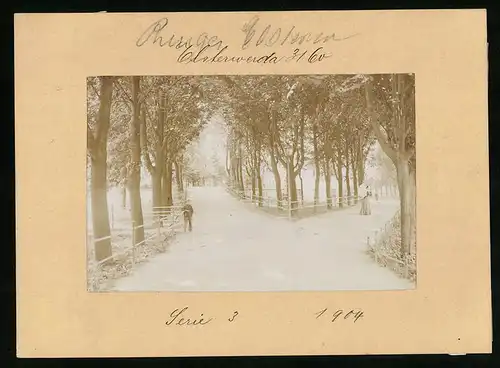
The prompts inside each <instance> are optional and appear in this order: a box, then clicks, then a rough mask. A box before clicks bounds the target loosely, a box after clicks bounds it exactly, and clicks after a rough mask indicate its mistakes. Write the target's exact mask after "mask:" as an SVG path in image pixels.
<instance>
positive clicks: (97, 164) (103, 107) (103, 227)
mask: <svg viewBox="0 0 500 368" xmlns="http://www.w3.org/2000/svg"><path fill="white" fill-rule="evenodd" d="M113 82H114V79H113V78H112V77H98V78H89V79H88V87H89V99H88V114H87V149H88V151H87V152H88V155H89V156H90V163H91V203H92V226H93V230H94V238H95V239H96V240H95V242H94V244H95V257H96V260H97V261H101V260H103V259H106V258H108V257H110V256H111V254H112V249H111V239H110V235H111V232H110V226H109V212H108V200H107V142H108V132H109V126H110V114H111V102H112V96H113ZM97 90H99V92H97ZM96 109H97V114H95V113H94V111H95V110H96Z"/></svg>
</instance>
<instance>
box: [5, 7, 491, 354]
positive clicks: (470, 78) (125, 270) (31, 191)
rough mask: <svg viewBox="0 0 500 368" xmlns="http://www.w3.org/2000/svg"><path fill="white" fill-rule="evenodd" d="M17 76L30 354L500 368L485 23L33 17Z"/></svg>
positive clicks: (469, 15)
mask: <svg viewBox="0 0 500 368" xmlns="http://www.w3.org/2000/svg"><path fill="white" fill-rule="evenodd" d="M15 70H16V76H15V80H16V82H15V83H16V88H15V91H16V92H15V93H16V96H15V98H16V165H17V166H16V174H17V178H18V180H17V191H18V193H17V204H18V209H17V211H18V214H17V229H18V230H17V244H18V245H17V311H18V317H17V331H18V332H17V334H18V335H17V336H18V337H17V342H18V356H20V357H105V356H119V357H126V356H139V357H141V356H198V355H204V356H206V355H312V354H318V355H330V354H405V353H452V354H455V353H479V352H491V342H492V333H491V307H490V298H491V297H490V266H489V265H490V259H489V206H488V203H489V202H488V151H487V37H486V12H485V11H484V10H467V11H466V10H463V11H458V10H453V11H450V10H448V11H437V10H433V11H426V10H422V11H349V12H264V13H175V14H174V13H161V14H160V13H149V14H148V13H143V14H105V13H99V14H29V15H28V14H18V15H16V17H15ZM160 122H162V123H161V124H160ZM207 127H208V128H207ZM207 129H208V130H207ZM216 131H218V133H216ZM103 132H104V133H103ZM207 132H208V133H207ZM217 134H218V135H217ZM159 137H160V138H159ZM200 142H202V143H200ZM220 142H224V144H223V145H222V146H221V147H223V149H220V150H219V151H216V149H215V148H214V147H219V146H218V144H219V143H220ZM377 142H378V143H377ZM207 146H210V147H211V148H210V149H208V150H207V148H206V147H207ZM200 147H205V148H204V149H205V150H203V149H202V148H200ZM374 147H378V148H374ZM377 149H378V151H377ZM103 152H105V153H106V155H104V156H103ZM377 152H379V153H377ZM361 156H362V158H360V157H361ZM103 157H104V159H103ZM273 159H274V160H273ZM275 161H276V162H275ZM134 165H135V166H134ZM134 167H135V168H137V170H136V171H134V170H135V169H134ZM139 167H140V169H138V168H139ZM207 167H210V169H207ZM342 167H343V168H342ZM160 168H161V171H160ZM138 170H140V171H138ZM155 170H157V171H155ZM280 170H281V171H280ZM370 170H371V171H370ZM377 170H378V171H377ZM273 174H278V175H273ZM266 175H267V176H266ZM155 178H156V179H155ZM277 178H279V179H277ZM325 178H329V179H325ZM337 178H341V179H340V180H338V179H337ZM316 179H317V180H316ZM155 180H156V181H155ZM167 182H168V183H169V184H168V185H166V184H164V183H167ZM327 182H328V184H327ZM281 186H282V187H283V188H281ZM158 188H160V189H158ZM113 191H115V192H116V193H115V192H113ZM320 192H321V193H320ZM110 193H115V194H116V195H114V194H110ZM121 193H123V201H122V202H121V200H120V198H121V197H120V195H121ZM145 193H146V194H145ZM165 193H167V194H165ZM324 193H326V194H324ZM113 195H114V197H113ZM117 198H118V199H117ZM115 199H116V200H115ZM122 207H123V208H122ZM103 214H104V215H103ZM183 222H184V224H183ZM394 234H398V236H399V237H398V236H395V235H394ZM130 244H132V248H131V249H132V250H131V251H129V250H130ZM391 244H398V246H397V248H396V251H395V252H394V253H391V249H392V248H390V245H391Z"/></svg>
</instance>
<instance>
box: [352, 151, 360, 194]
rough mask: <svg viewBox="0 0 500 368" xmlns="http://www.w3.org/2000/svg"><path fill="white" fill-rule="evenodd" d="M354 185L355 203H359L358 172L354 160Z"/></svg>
mask: <svg viewBox="0 0 500 368" xmlns="http://www.w3.org/2000/svg"><path fill="white" fill-rule="evenodd" d="M352 185H353V186H354V204H356V203H358V186H359V184H358V175H357V172H356V164H355V162H354V161H353V162H352Z"/></svg>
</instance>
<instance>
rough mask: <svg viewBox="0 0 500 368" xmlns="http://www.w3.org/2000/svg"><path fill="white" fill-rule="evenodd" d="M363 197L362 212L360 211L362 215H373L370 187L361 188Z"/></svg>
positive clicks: (360, 191)
mask: <svg viewBox="0 0 500 368" xmlns="http://www.w3.org/2000/svg"><path fill="white" fill-rule="evenodd" d="M358 192H359V193H360V195H361V198H362V199H361V210H360V211H359V214H360V215H365V216H366V215H371V214H372V209H371V207H370V196H371V190H370V188H369V187H368V186H366V187H365V186H363V185H362V186H360V188H359V191H358Z"/></svg>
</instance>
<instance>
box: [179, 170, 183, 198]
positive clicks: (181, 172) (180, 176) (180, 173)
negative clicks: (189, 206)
mask: <svg viewBox="0 0 500 368" xmlns="http://www.w3.org/2000/svg"><path fill="white" fill-rule="evenodd" d="M179 184H180V188H179V190H180V191H181V192H184V166H183V165H182V163H180V164H179Z"/></svg>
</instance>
